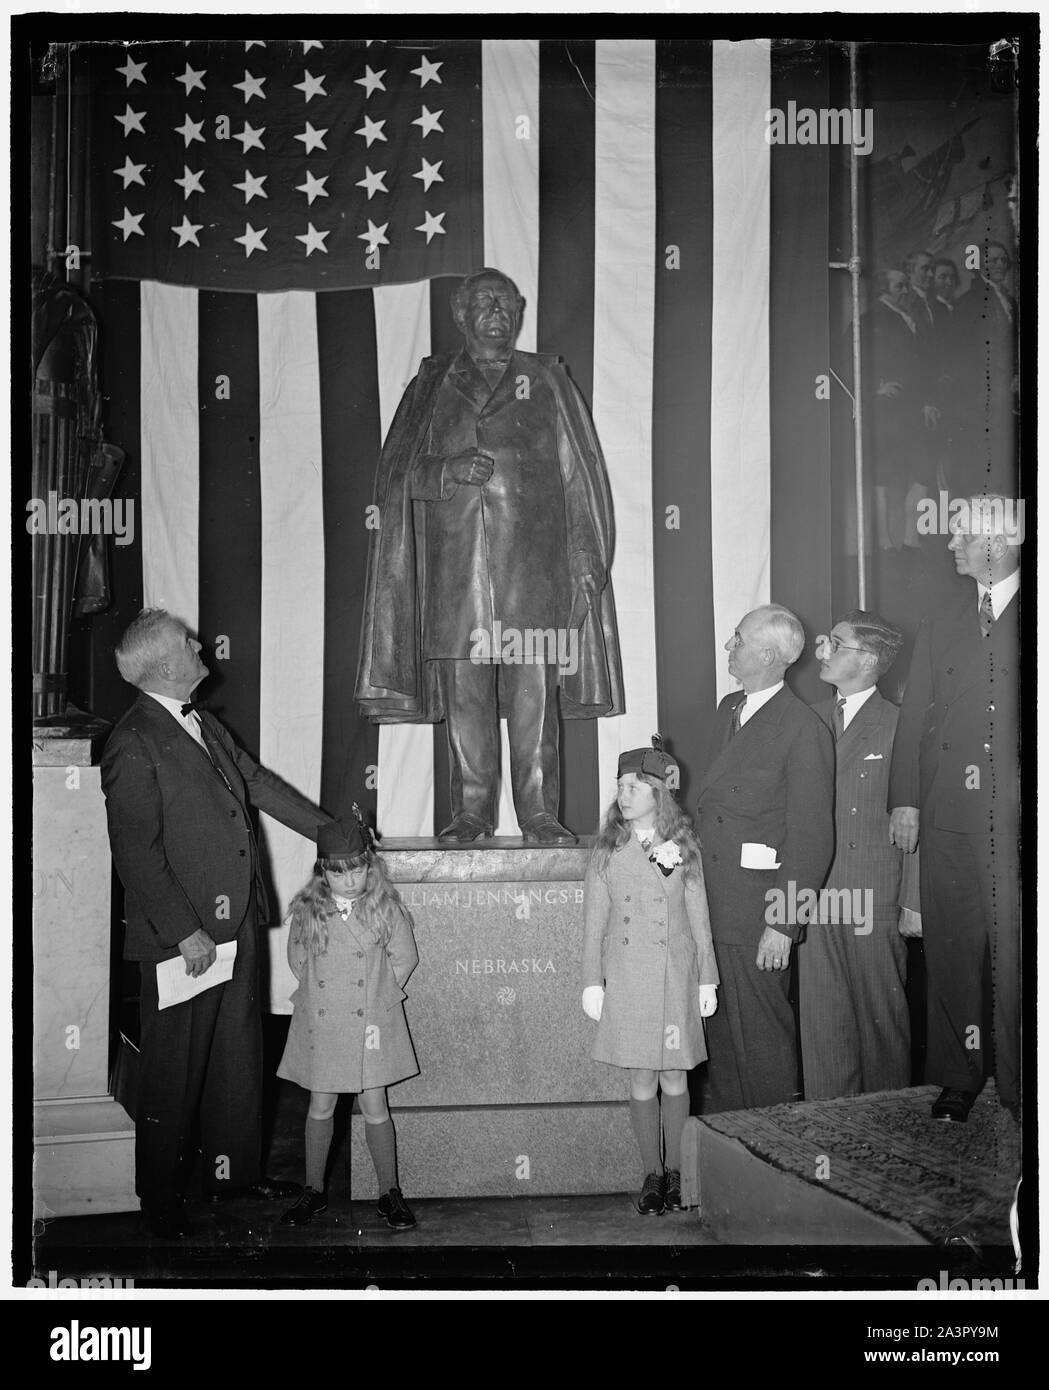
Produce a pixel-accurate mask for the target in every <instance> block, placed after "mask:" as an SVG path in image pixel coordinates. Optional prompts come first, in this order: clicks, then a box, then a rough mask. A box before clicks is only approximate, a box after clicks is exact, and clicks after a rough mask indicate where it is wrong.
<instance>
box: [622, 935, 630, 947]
mask: <svg viewBox="0 0 1049 1390" xmlns="http://www.w3.org/2000/svg"><path fill="white" fill-rule="evenodd" d="M623 945H624V946H629V945H630V937H629V936H624V937H623Z"/></svg>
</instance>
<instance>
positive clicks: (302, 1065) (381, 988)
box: [277, 911, 419, 1094]
mask: <svg viewBox="0 0 1049 1390" xmlns="http://www.w3.org/2000/svg"><path fill="white" fill-rule="evenodd" d="M418 963H419V952H418V950H417V949H416V945H415V936H414V934H413V932H412V928H411V923H410V921H409V920H408V918H407V916H406V915H405V913H404V912H403V911H399V912H398V913H397V920H396V924H395V926H394V928H393V930H392V931H391V933H390V939H389V941H387V942H386V943H385V944H384V943H383V942H382V941H381V940H380V938H379V936H378V934H377V933H376V932H375V931H373V930H371V929H370V928H368V927H367V926H366V925H365V924H364V923H363V922H362V921H361V920H360V918H359V917H357V916H356V913H355V911H351V912H350V913H349V914H348V915H347V918H346V920H344V919H343V918H342V917H341V916H340V915H339V914H338V913H336V914H334V915H333V916H332V917H330V918H329V919H328V949H327V950H326V951H324V952H322V953H320V954H316V955H315V954H313V953H312V952H310V951H309V950H308V949H307V947H306V945H305V944H304V943H303V942H301V941H296V940H294V939H293V937H292V934H291V933H290V932H289V935H288V964H289V965H290V966H291V969H292V973H293V974H294V976H295V978H296V979H297V980H298V982H299V987H298V989H296V991H295V993H294V994H293V995H292V996H291V1000H292V1003H293V1005H294V1006H295V1008H294V1013H293V1014H292V1019H291V1025H290V1027H289V1029H288V1042H287V1045H286V1046H285V1049H284V1056H283V1057H282V1058H281V1061H280V1066H279V1067H278V1068H277V1075H278V1076H280V1077H283V1078H284V1079H285V1080H286V1081H294V1082H296V1083H297V1084H298V1085H300V1086H304V1087H306V1089H307V1090H310V1091H338V1092H352V1093H353V1094H358V1093H359V1092H360V1091H363V1090H369V1089H371V1088H372V1087H374V1086H392V1085H393V1084H394V1083H395V1082H397V1081H404V1080H406V1079H407V1078H408V1077H409V1076H416V1075H418V1072H419V1064H418V1062H417V1061H416V1058H415V1049H414V1047H413V1046H412V1039H411V1034H410V1033H409V1032H408V1023H407V1020H406V1019H405V1017H404V1002H403V1001H404V999H405V997H406V996H405V992H404V984H405V981H406V980H407V979H408V977H409V975H411V973H412V971H413V970H414V969H415V967H416V966H417V965H418Z"/></svg>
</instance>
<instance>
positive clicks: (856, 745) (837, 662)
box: [798, 609, 910, 1100]
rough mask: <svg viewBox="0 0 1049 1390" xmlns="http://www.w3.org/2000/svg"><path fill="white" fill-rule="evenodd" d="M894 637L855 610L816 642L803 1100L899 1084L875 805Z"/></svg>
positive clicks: (880, 807)
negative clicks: (829, 795) (821, 863)
mask: <svg viewBox="0 0 1049 1390" xmlns="http://www.w3.org/2000/svg"><path fill="white" fill-rule="evenodd" d="M901 640H902V639H901V634H900V633H899V632H897V631H896V630H895V628H892V627H890V626H889V625H888V623H886V622H885V620H884V619H883V618H880V617H879V616H878V615H877V614H876V613H868V612H864V611H862V610H860V609H857V610H855V611H854V612H851V613H847V614H846V615H845V617H844V618H842V619H841V621H840V622H837V623H835V624H834V627H833V628H832V629H831V632H830V636H829V637H820V638H818V639H817V643H816V651H817V655H818V656H819V658H820V663H821V664H820V679H821V680H824V681H826V682H827V683H828V685H833V686H835V687H836V698H835V699H833V700H826V701H824V702H822V703H821V704H818V705H816V706H815V709H816V712H817V713H818V714H819V715H820V716H821V717H822V718H823V719H825V720H826V722H827V724H828V725H829V726H830V729H831V732H832V733H833V734H834V736H835V740H836V745H835V746H836V751H837V770H836V774H835V814H834V820H835V835H836V840H835V853H834V862H833V864H832V865H831V868H830V873H829V874H828V876H827V882H826V885H825V888H826V889H828V890H832V889H833V890H837V893H836V895H835V897H833V898H832V897H831V896H830V894H829V893H825V894H824V895H823V897H822V899H821V911H820V913H819V914H818V920H815V919H814V920H813V921H812V922H810V924H809V927H808V932H807V935H806V939H805V942H804V944H803V945H802V946H801V947H800V948H799V950H798V1004H799V1015H800V1022H801V1056H802V1071H803V1078H804V1084H805V1099H806V1100H826V1099H830V1098H832V1097H834V1096H853V1095H859V1094H860V1093H861V1092H863V1091H895V1090H900V1089H902V1088H903V1087H905V1086H907V1085H909V1083H910V1020H909V1017H908V1013H907V999H906V996H905V992H904V989H905V982H906V971H907V948H906V945H905V943H904V941H903V939H902V937H901V935H900V932H899V930H898V926H897V921H898V917H899V907H898V900H899V892H900V880H901V874H902V865H903V853H902V851H901V850H900V849H898V848H897V847H896V846H895V845H893V844H892V843H891V842H890V840H889V814H888V811H887V810H886V797H887V793H888V787H889V767H890V765H891V762H892V743H893V737H894V735H895V733H896V720H897V716H898V713H899V711H898V710H897V708H896V706H895V705H893V704H890V702H889V701H888V700H886V699H883V698H882V696H881V695H880V694H879V693H878V689H877V685H876V682H877V680H878V678H879V677H880V676H882V675H884V674H885V672H886V671H887V670H888V669H889V667H890V666H891V665H892V663H893V661H894V660H895V659H896V654H897V652H898V651H899V649H900V643H901ZM844 894H848V897H847V898H846V897H845V896H844ZM846 907H847V909H848V910H847V911H843V910H841V909H842V908H846ZM857 907H858V908H859V911H857V910H856V909H857Z"/></svg>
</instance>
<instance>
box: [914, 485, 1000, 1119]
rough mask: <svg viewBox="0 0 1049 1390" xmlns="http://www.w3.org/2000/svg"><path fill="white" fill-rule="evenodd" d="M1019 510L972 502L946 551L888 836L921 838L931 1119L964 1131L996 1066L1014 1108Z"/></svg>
mask: <svg viewBox="0 0 1049 1390" xmlns="http://www.w3.org/2000/svg"><path fill="white" fill-rule="evenodd" d="M1013 507H1015V503H1011V502H1010V501H1009V500H1007V499H1005V498H1002V497H976V498H971V499H969V503H968V507H967V512H966V514H965V515H963V516H959V517H957V519H956V524H955V526H954V529H953V534H952V536H951V540H950V544H949V546H948V549H949V550H950V551H951V553H952V554H953V556H954V564H955V568H956V569H957V571H958V574H959V575H962V576H964V577H965V579H966V580H967V581H970V582H967V583H966V584H965V592H964V593H962V594H960V596H959V600H958V603H957V606H956V607H955V608H954V609H953V611H950V612H948V613H946V614H945V615H944V616H942V617H939V616H937V617H934V618H927V619H926V620H925V621H924V622H923V623H922V625H921V627H920V628H919V630H918V637H917V640H916V642H915V647H914V656H913V658H912V660H911V669H910V675H909V677H908V680H907V690H906V694H905V695H904V700H903V705H902V707H901V709H900V721H899V725H898V727H897V730H896V742H895V745H894V748H893V757H892V769H891V775H890V780H889V801H888V805H889V807H890V808H892V820H891V824H890V833H891V834H892V836H893V840H894V842H895V843H896V844H897V845H899V846H900V848H901V849H902V850H904V852H905V853H911V852H912V851H913V850H914V849H915V847H916V845H917V844H918V843H919V838H920V842H921V866H920V868H921V909H922V913H921V915H922V928H923V937H924V942H925V964H926V972H927V981H928V1010H929V1022H928V1051H927V1054H926V1055H927V1060H926V1079H927V1080H928V1081H932V1082H936V1083H938V1084H939V1085H940V1086H941V1087H943V1091H942V1093H941V1095H940V1096H939V1097H938V1098H937V1100H936V1101H935V1102H934V1104H933V1111H932V1113H933V1116H934V1117H935V1118H937V1119H943V1120H954V1121H955V1122H964V1121H965V1120H966V1119H967V1118H968V1115H969V1111H970V1109H971V1108H972V1104H973V1101H974V1100H975V1099H976V1096H977V1094H978V1093H979V1091H980V1089H981V1088H982V1086H983V1083H984V1079H985V1077H986V1076H987V1074H988V1071H989V1070H990V1057H991V1048H990V1047H989V1046H988V1043H989V1038H988V1037H987V1019H986V1017H985V997H986V992H987V986H988V985H989V986H990V993H991V995H992V1000H993V1004H992V1026H993V1035H994V1049H993V1056H994V1075H995V1078H996V1080H997V1083H998V1093H999V1096H1000V1098H1001V1100H1002V1102H1003V1103H1004V1104H1005V1105H1006V1106H1008V1107H1009V1108H1010V1109H1011V1110H1012V1111H1013V1112H1014V1113H1017V1112H1018V1109H1019V1104H1020V913H1019V815H1020V806H1019V791H1020V788H1019V763H1018V759H1019V652H1020V645H1019V608H1020V599H1019V593H1020V567H1019V566H1020V541H1021V539H1022V536H1021V534H1020V527H1019V525H1018V522H1019V517H1018V514H1017V513H1016V512H1015V511H1014V510H1013Z"/></svg>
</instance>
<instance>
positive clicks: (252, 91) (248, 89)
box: [233, 68, 266, 104]
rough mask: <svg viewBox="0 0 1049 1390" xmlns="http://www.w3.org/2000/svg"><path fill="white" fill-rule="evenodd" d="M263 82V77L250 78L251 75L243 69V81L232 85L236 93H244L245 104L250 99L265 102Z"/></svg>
mask: <svg viewBox="0 0 1049 1390" xmlns="http://www.w3.org/2000/svg"><path fill="white" fill-rule="evenodd" d="M265 80H266V79H265V78H264V77H252V75H251V73H250V72H249V71H248V70H247V68H245V69H244V81H243V82H234V84H233V85H234V87H236V89H237V91H238V92H243V93H244V102H245V104H247V103H248V102H249V101H250V100H251V99H252V97H258V98H259V99H260V100H261V101H265V100H266V93H265V92H264V91H263V90H262V84H263V82H265Z"/></svg>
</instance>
